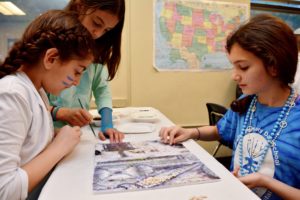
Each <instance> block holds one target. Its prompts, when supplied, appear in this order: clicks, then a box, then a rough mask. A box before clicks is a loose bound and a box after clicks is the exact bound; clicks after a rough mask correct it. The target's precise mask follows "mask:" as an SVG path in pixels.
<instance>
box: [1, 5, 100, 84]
mask: <svg viewBox="0 0 300 200" xmlns="http://www.w3.org/2000/svg"><path fill="white" fill-rule="evenodd" d="M50 48H56V49H57V50H58V55H59V58H60V60H61V61H62V62H64V61H68V60H70V59H75V58H80V59H81V58H87V57H89V56H91V55H92V56H94V55H95V46H94V40H93V38H92V36H91V34H90V33H89V32H88V30H87V29H86V28H85V27H84V26H82V25H81V23H80V21H78V18H77V17H76V16H75V15H74V14H73V13H71V12H66V11H61V10H50V11H47V12H45V13H43V14H42V15H40V16H39V17H37V18H36V19H35V20H34V21H33V22H32V23H30V24H29V26H28V27H27V28H26V30H25V32H24V34H23V36H22V38H21V39H20V40H19V41H17V42H16V43H15V44H14V45H13V46H12V48H11V49H10V51H9V53H8V56H7V57H6V58H5V60H4V62H3V63H2V64H0V78H2V77H4V76H6V75H9V74H12V73H14V72H16V71H17V70H18V69H19V68H20V67H21V66H22V65H24V66H26V67H30V66H35V65H37V64H38V63H39V61H40V60H41V59H42V57H43V55H44V54H45V52H46V51H47V50H48V49H50Z"/></svg>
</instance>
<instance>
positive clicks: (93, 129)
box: [78, 98, 97, 138]
mask: <svg viewBox="0 0 300 200" xmlns="http://www.w3.org/2000/svg"><path fill="white" fill-rule="evenodd" d="M78 101H79V104H80V107H81V108H82V109H84V107H83V105H82V103H81V101H80V99H79V98H78ZM89 126H90V128H91V130H92V132H93V134H94V136H95V138H97V136H96V133H95V131H94V129H93V127H92V125H91V123H89Z"/></svg>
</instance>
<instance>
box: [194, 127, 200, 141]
mask: <svg viewBox="0 0 300 200" xmlns="http://www.w3.org/2000/svg"><path fill="white" fill-rule="evenodd" d="M195 129H196V134H195V135H196V136H195V139H196V140H200V139H201V131H200V129H199V128H198V127H196V128H195Z"/></svg>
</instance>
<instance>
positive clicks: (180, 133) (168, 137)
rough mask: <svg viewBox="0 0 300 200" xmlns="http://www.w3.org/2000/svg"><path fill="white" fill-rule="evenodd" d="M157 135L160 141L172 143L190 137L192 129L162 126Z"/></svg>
mask: <svg viewBox="0 0 300 200" xmlns="http://www.w3.org/2000/svg"><path fill="white" fill-rule="evenodd" d="M159 137H160V138H161V141H162V142H164V143H168V144H170V145H172V144H177V143H180V142H184V141H186V140H188V139H190V138H192V131H191V129H185V128H182V127H179V126H171V127H163V128H161V129H160V131H159Z"/></svg>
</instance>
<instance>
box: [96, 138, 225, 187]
mask: <svg viewBox="0 0 300 200" xmlns="http://www.w3.org/2000/svg"><path fill="white" fill-rule="evenodd" d="M218 180H220V178H219V177H218V176H217V175H216V174H215V173H214V172H212V171H211V170H210V169H208V168H207V167H206V166H205V165H204V164H203V163H202V162H201V161H200V160H199V159H198V158H197V157H196V156H195V155H193V154H192V153H191V152H189V151H188V149H186V148H185V147H184V146H183V145H181V144H178V145H173V146H170V145H166V144H163V143H161V142H160V141H157V140H154V141H142V142H135V143H129V142H125V143H110V144H101V143H99V144H97V145H96V147H95V164H94V176H93V191H94V192H95V193H112V192H125V191H134V190H146V189H158V188H165V187H175V186H180V185H187V184H200V183H208V182H213V181H218Z"/></svg>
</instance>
